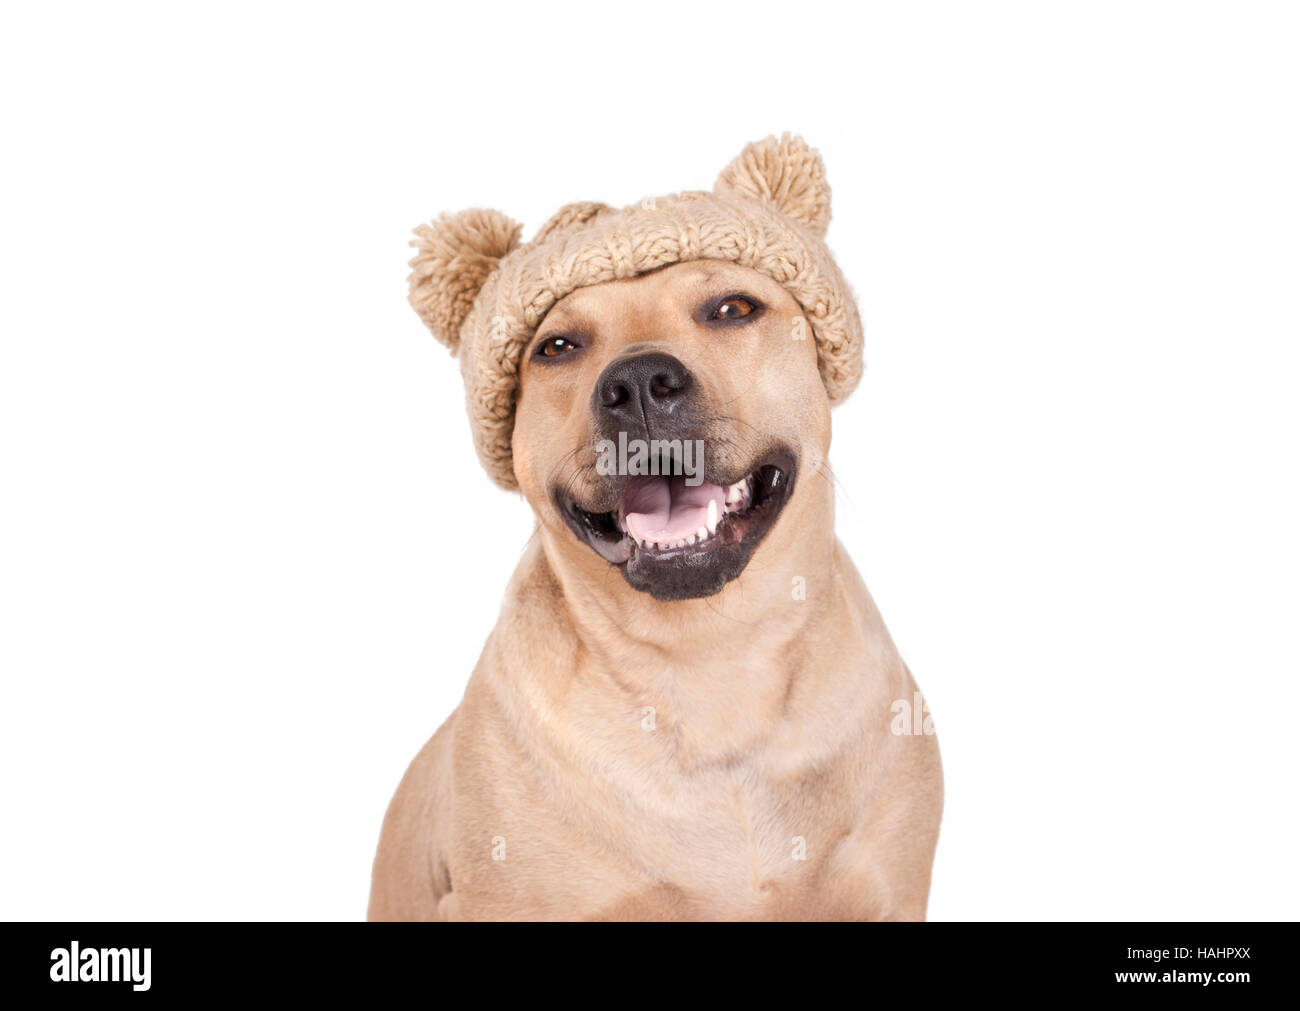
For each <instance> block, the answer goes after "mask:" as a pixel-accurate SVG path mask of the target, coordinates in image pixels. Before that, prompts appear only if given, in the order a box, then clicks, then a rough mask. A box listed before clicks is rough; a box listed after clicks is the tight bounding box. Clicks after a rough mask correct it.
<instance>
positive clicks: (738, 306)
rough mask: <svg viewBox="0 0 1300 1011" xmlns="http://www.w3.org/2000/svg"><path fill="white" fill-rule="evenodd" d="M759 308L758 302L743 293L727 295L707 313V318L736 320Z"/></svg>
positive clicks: (749, 314) (750, 314) (751, 313)
mask: <svg viewBox="0 0 1300 1011" xmlns="http://www.w3.org/2000/svg"><path fill="white" fill-rule="evenodd" d="M758 309H759V306H758V303H757V302H755V301H754V300H753V299H750V298H746V297H745V296H744V295H728V296H727V297H726V298H724V299H723V300H722V301H721V302H719V303H718V304H717V305H716V306H715V307H714V309H713V312H712V313H711V314H710V315H709V319H711V320H712V319H716V320H727V321H730V320H736V319H744V318H745V317H746V316H752V315H753V314H754V313H756V312H757V311H758Z"/></svg>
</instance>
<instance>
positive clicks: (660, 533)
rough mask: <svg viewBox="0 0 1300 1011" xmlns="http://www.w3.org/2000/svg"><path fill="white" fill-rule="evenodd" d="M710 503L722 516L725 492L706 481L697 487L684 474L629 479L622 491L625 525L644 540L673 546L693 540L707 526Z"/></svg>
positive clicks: (635, 535)
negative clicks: (675, 543) (676, 542)
mask: <svg viewBox="0 0 1300 1011" xmlns="http://www.w3.org/2000/svg"><path fill="white" fill-rule="evenodd" d="M710 500H712V501H714V502H717V515H718V516H721V515H722V511H723V503H724V502H725V500H726V492H725V491H724V490H723V489H722V488H721V487H719V486H718V485H716V484H709V483H708V482H707V481H705V482H703V483H701V484H698V485H695V486H694V487H692V486H690V485H688V484H687V483H686V478H685V476H683V475H680V474H679V475H675V476H673V477H633V478H629V479H628V482H627V488H626V489H625V490H624V491H623V522H624V524H625V525H626V526H627V529H628V532H629V533H630V534H632V535H633V536H634V537H637V538H639V539H640V540H643V541H654V542H657V543H665V542H666V543H672V542H674V541H684V540H686V538H688V537H694V536H695V534H696V533H698V532H699V529H700V527H705V526H707V520H708V515H709V502H710Z"/></svg>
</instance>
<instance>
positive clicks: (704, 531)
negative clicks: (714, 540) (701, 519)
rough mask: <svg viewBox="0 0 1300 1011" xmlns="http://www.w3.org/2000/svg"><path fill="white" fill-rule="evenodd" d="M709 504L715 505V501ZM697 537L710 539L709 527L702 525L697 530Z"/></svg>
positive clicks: (705, 539)
mask: <svg viewBox="0 0 1300 1011" xmlns="http://www.w3.org/2000/svg"><path fill="white" fill-rule="evenodd" d="M709 505H713V503H712V502H710V503H709ZM695 539H696V540H698V541H707V540H708V539H709V528H708V527H700V529H699V530H697V531H695Z"/></svg>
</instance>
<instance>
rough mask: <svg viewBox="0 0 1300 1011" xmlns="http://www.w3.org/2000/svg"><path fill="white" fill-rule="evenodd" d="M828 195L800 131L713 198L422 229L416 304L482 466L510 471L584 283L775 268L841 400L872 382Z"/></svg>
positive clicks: (735, 165)
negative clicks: (457, 394) (553, 343)
mask: <svg viewBox="0 0 1300 1011" xmlns="http://www.w3.org/2000/svg"><path fill="white" fill-rule="evenodd" d="M830 199H831V192H830V187H829V186H828V185H827V183H826V170H825V167H824V166H823V165H822V159H821V155H819V154H818V153H817V152H816V151H815V150H814V149H813V148H810V147H809V146H808V145H807V144H806V143H804V141H803V140H802V139H801V138H799V137H792V136H790V135H789V134H786V135H785V136H783V137H781V138H780V139H779V140H778V139H777V138H775V137H769V138H767V139H766V140H761V141H757V142H755V143H753V144H750V145H749V146H748V147H746V148H745V150H744V151H742V152H741V153H740V155H739V156H738V157H737V158H736V159H735V160H734V161H733V162H732V163H731V164H730V165H728V166H727V167H726V168H725V169H723V171H722V174H721V175H720V176H719V177H718V181H717V183H716V184H715V185H714V187H713V192H712V193H707V192H687V193H678V194H676V195H673V196H668V197H656V198H653V199H648V200H643V201H641V202H640V203H637V204H632V205H630V206H628V207H624V208H623V209H622V210H615V209H613V208H610V207H607V206H605V205H604V204H600V203H576V204H569V205H568V206H566V207H563V208H561V209H560V211H559V212H558V213H557V214H555V216H554V217H552V218H551V219H550V220H549V221H548V222H546V224H544V225H543V226H542V227H541V229H540V230H539V231H538V232H537V234H536V235H535V236H533V239H532V241H531V242H528V243H526V244H523V245H520V242H519V237H520V233H521V231H522V226H520V225H518V224H516V223H515V222H514V221H512V220H510V218H508V217H506V216H505V215H504V214H502V213H501V212H500V211H492V210H481V209H474V210H468V211H461V212H459V213H457V214H444V215H442V216H441V217H439V218H438V219H436V220H435V221H433V222H431V223H430V224H427V225H421V226H420V227H419V228H417V229H416V230H415V235H416V238H415V240H413V241H412V242H411V245H412V246H414V247H415V249H416V250H417V252H416V255H415V258H414V259H413V260H411V268H412V270H411V275H410V278H409V282H410V301H411V305H412V306H413V307H414V308H415V311H416V312H417V313H418V314H419V316H420V318H421V319H422V320H424V323H425V325H426V326H428V328H429V329H430V330H432V331H433V335H434V336H435V337H437V338H438V340H440V341H441V342H442V343H443V344H445V345H447V347H449V348H450V349H451V351H452V353H453V354H458V355H459V356H460V361H461V372H462V374H463V376H464V379H465V396H466V404H467V407H468V410H469V417H470V427H471V429H472V430H473V433H474V444H475V447H476V448H477V449H478V454H479V459H480V460H481V461H482V463H483V466H484V467H485V468H486V469H487V472H488V474H489V475H491V477H492V479H493V480H494V481H496V483H497V484H499V485H501V486H502V487H503V488H508V489H511V490H514V489H517V488H518V484H517V482H516V481H515V475H514V469H513V466H512V463H511V449H510V443H511V437H512V434H513V432H514V423H515V395H516V392H517V389H518V384H519V363H520V359H521V358H522V356H523V353H524V349H525V348H526V347H527V346H528V345H529V344H530V343H531V341H532V337H533V334H534V333H535V332H536V330H537V327H538V326H539V325H540V323H541V321H542V319H543V318H544V317H545V316H546V313H547V312H548V311H549V310H550V308H551V306H553V305H555V303H556V302H558V301H559V300H560V299H561V298H563V297H564V296H565V295H567V294H569V292H571V291H573V290H575V289H577V288H582V287H585V286H587V285H592V284H600V283H602V282H604V281H614V280H619V279H622V278H629V277H635V276H637V275H638V274H644V273H646V272H647V271H651V270H656V269H658V268H659V267H665V266H668V265H669V264H673V263H684V262H686V261H689V260H726V261H729V262H732V263H737V264H740V265H741V266H744V267H749V268H751V269H753V270H757V271H759V272H760V273H763V274H766V275H767V276H769V277H771V278H772V279H773V280H775V281H777V282H778V283H779V284H781V285H782V286H783V287H784V288H785V289H786V291H788V292H789V293H790V294H791V295H792V296H793V297H794V299H795V300H796V301H797V302H798V303H799V305H800V306H801V307H802V309H803V312H804V314H805V315H806V316H807V318H808V322H809V323H810V324H811V327H812V332H813V337H814V340H815V341H816V345H817V361H818V368H819V370H820V372H821V377H822V382H823V383H825V385H826V392H827V395H828V396H829V397H830V402H831V403H832V404H836V403H839V402H840V401H841V400H843V399H844V398H845V397H847V396H848V395H849V394H850V393H851V392H852V391H853V388H854V387H855V386H857V384H858V379H859V378H860V377H861V375H862V324H861V322H860V321H859V319H858V311H857V307H856V306H855V305H854V302H853V294H852V292H851V291H850V290H849V287H848V285H847V284H846V283H845V281H844V278H843V277H842V276H841V274H840V271H839V268H838V267H837V266H836V265H835V261H834V259H833V258H832V257H831V254H830V251H829V250H828V249H827V248H826V245H825V243H824V242H823V241H822V237H823V236H824V235H825V234H826V226H827V225H828V224H829V223H830V219H831V203H830Z"/></svg>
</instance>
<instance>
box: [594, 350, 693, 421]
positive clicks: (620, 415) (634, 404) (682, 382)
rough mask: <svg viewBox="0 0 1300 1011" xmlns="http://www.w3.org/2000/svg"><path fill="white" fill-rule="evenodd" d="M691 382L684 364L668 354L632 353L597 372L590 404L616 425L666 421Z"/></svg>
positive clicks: (682, 401) (683, 398)
mask: <svg viewBox="0 0 1300 1011" xmlns="http://www.w3.org/2000/svg"><path fill="white" fill-rule="evenodd" d="M694 382H695V381H694V380H693V379H692V378H691V373H690V371H689V370H688V369H687V368H686V366H685V365H683V364H682V363H681V362H679V361H678V360H677V359H676V358H674V357H673V356H672V355H670V354H664V353H663V352H661V351H654V352H648V353H646V354H639V355H632V356H631V357H628V358H622V359H620V360H619V361H616V362H612V363H611V364H610V365H609V366H608V367H606V369H605V371H604V372H602V373H601V375H600V378H599V379H598V380H596V391H595V393H594V395H593V396H592V400H593V405H592V406H593V407H595V409H596V412H597V414H599V415H602V416H604V417H605V418H607V419H608V420H610V421H614V422H616V423H618V424H619V425H620V426H622V425H627V424H633V425H635V426H636V427H638V428H639V427H641V426H643V425H644V426H647V427H651V426H653V425H654V422H655V419H656V418H659V419H661V420H666V419H667V418H668V417H670V416H671V415H672V414H673V412H675V411H676V410H677V409H678V408H679V407H681V405H682V404H683V403H684V402H685V401H686V400H687V394H689V393H690V391H691V387H692V386H693V385H694Z"/></svg>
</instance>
